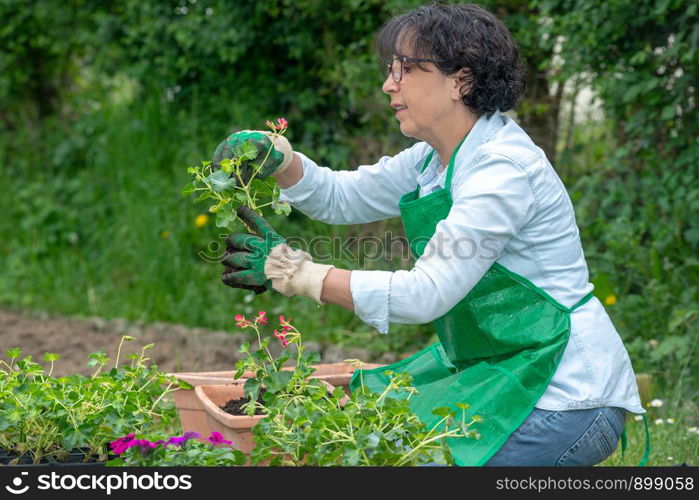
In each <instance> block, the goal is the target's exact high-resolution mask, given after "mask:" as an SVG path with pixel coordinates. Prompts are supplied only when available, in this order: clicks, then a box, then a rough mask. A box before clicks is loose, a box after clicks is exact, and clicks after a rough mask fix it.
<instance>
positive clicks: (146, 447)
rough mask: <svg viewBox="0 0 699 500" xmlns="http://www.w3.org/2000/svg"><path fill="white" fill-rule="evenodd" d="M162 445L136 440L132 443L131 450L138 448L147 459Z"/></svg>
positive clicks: (145, 440)
mask: <svg viewBox="0 0 699 500" xmlns="http://www.w3.org/2000/svg"><path fill="white" fill-rule="evenodd" d="M160 443H162V441H157V442H155V443H151V442H150V441H148V440H147V439H134V440H132V441H131V446H129V448H138V449H140V450H141V454H142V455H143V456H144V457H145V456H147V455H148V453H149V452H150V450H152V449H153V448H156V447H158V446H159V445H160Z"/></svg>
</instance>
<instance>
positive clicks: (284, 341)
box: [274, 330, 289, 347]
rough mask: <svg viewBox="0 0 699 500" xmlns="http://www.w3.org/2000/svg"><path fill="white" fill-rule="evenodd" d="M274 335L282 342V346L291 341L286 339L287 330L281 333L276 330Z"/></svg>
mask: <svg viewBox="0 0 699 500" xmlns="http://www.w3.org/2000/svg"><path fill="white" fill-rule="evenodd" d="M274 336H275V337H277V338H278V339H279V340H280V341H281V342H282V347H286V344H288V343H289V341H288V340H286V332H283V333H279V332H278V331H277V330H274Z"/></svg>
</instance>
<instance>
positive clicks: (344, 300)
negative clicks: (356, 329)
mask: <svg viewBox="0 0 699 500" xmlns="http://www.w3.org/2000/svg"><path fill="white" fill-rule="evenodd" d="M351 274H352V272H351V271H348V270H346V269H338V268H333V269H331V270H330V271H329V272H328V275H327V276H326V277H325V280H324V281H323V292H322V293H321V295H320V299H321V300H322V301H323V302H325V303H328V302H329V303H331V304H337V305H338V306H341V307H344V308H345V309H349V310H350V311H354V300H353V299H352V293H351V292H350V275H351Z"/></svg>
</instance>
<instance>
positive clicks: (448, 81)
mask: <svg viewBox="0 0 699 500" xmlns="http://www.w3.org/2000/svg"><path fill="white" fill-rule="evenodd" d="M393 64H395V65H398V64H400V61H398V60H394V63H393ZM422 66H423V67H425V68H426V70H428V71H425V70H421V69H419V68H418V67H417V66H416V65H415V63H409V62H405V63H403V77H402V78H401V81H400V82H396V81H395V80H394V79H393V77H392V76H391V75H390V74H389V75H388V77H387V78H386V81H385V82H384V84H383V86H382V90H383V91H384V92H385V93H386V94H388V95H389V96H390V97H391V107H392V108H393V109H394V110H395V113H396V118H397V119H398V121H399V122H400V131H401V132H402V133H403V135H406V136H408V137H414V138H416V139H419V140H422V141H426V142H428V143H431V144H432V143H433V139H434V138H435V137H439V135H440V133H441V132H442V130H444V129H445V127H448V126H449V123H450V117H451V116H452V114H453V113H454V112H455V111H456V110H457V109H459V108H462V107H463V105H462V104H461V99H460V92H459V86H458V85H457V84H456V79H455V78H454V77H449V76H446V75H444V74H442V73H441V72H440V71H439V70H438V69H437V68H436V66H435V65H434V64H433V63H422Z"/></svg>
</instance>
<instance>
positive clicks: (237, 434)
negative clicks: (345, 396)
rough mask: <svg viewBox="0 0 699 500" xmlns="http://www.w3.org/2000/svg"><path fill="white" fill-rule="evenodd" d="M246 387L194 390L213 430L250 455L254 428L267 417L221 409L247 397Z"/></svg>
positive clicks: (207, 386)
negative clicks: (229, 402) (238, 413)
mask: <svg viewBox="0 0 699 500" xmlns="http://www.w3.org/2000/svg"><path fill="white" fill-rule="evenodd" d="M323 384H324V385H325V386H326V387H327V389H328V392H332V391H333V390H334V389H335V387H333V386H332V385H330V384H328V383H327V382H324V381H323ZM244 386H245V383H244V382H242V381H241V382H239V383H235V384H226V385H200V386H197V387H196V388H195V389H194V393H195V394H196V396H197V398H198V399H199V402H200V403H201V405H202V407H203V408H204V410H205V412H206V416H207V419H208V424H209V427H210V428H211V430H214V431H218V432H220V433H221V434H222V435H223V437H224V438H225V439H228V440H230V441H232V445H231V446H233V447H234V448H236V449H238V450H240V451H242V452H243V453H245V454H246V455H248V454H250V452H251V451H252V449H253V448H254V447H255V443H253V440H252V428H253V427H254V426H255V425H256V424H257V423H258V422H259V421H260V420H262V419H263V418H265V416H264V415H255V416H252V417H249V416H247V415H231V414H230V413H227V412H225V411H223V410H222V409H221V406H224V405H225V404H226V403H227V402H228V401H230V400H231V399H240V398H242V397H243V396H244V395H245V394H244V391H243V388H244ZM343 401H344V400H343Z"/></svg>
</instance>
